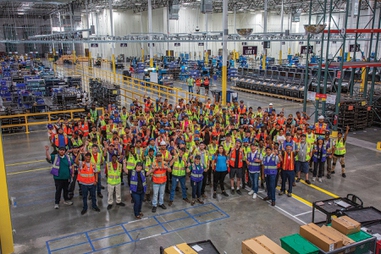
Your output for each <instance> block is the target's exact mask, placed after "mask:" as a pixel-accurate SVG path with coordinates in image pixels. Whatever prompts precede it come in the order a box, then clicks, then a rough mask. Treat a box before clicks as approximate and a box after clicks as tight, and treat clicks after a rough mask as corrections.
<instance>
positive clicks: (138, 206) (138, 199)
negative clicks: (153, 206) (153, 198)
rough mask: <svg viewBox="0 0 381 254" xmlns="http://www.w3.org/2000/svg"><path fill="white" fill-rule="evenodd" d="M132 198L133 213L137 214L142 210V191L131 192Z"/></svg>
mask: <svg viewBox="0 0 381 254" xmlns="http://www.w3.org/2000/svg"><path fill="white" fill-rule="evenodd" d="M131 195H132V199H133V200H134V214H135V216H138V215H139V214H140V213H141V211H142V205H143V199H144V191H141V192H135V191H133V192H132V194H131Z"/></svg>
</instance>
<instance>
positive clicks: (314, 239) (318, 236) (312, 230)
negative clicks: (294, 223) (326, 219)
mask: <svg viewBox="0 0 381 254" xmlns="http://www.w3.org/2000/svg"><path fill="white" fill-rule="evenodd" d="M300 235H301V236H302V237H304V238H306V239H307V240H308V241H310V242H311V243H313V244H315V245H316V246H317V247H318V248H320V249H322V250H324V251H326V252H328V251H333V250H335V249H337V248H340V247H342V242H341V241H340V239H339V238H338V237H333V236H330V235H328V234H327V233H324V232H323V231H322V230H321V228H320V227H318V226H317V225H315V224H313V223H310V224H307V225H304V226H301V227H300Z"/></svg>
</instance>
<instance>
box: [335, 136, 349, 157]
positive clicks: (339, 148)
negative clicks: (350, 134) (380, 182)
mask: <svg viewBox="0 0 381 254" xmlns="http://www.w3.org/2000/svg"><path fill="white" fill-rule="evenodd" d="M346 152H347V150H346V149H345V142H344V140H343V139H340V140H337V141H336V144H335V155H345V154H346Z"/></svg>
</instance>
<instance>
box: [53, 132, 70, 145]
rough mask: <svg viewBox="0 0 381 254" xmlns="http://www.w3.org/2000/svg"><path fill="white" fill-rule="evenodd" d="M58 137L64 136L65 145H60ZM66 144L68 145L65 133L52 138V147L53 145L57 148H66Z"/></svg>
mask: <svg viewBox="0 0 381 254" xmlns="http://www.w3.org/2000/svg"><path fill="white" fill-rule="evenodd" d="M59 135H63V136H64V142H65V144H60V139H59ZM68 143H69V140H68V138H67V135H66V133H64V134H56V135H55V136H54V145H55V146H56V147H57V148H58V147H60V146H67V145H68Z"/></svg>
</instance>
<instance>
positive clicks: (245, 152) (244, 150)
mask: <svg viewBox="0 0 381 254" xmlns="http://www.w3.org/2000/svg"><path fill="white" fill-rule="evenodd" d="M242 150H243V153H244V154H245V155H247V154H248V153H250V152H251V148H250V146H244V147H242ZM243 160H244V161H246V156H243Z"/></svg>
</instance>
